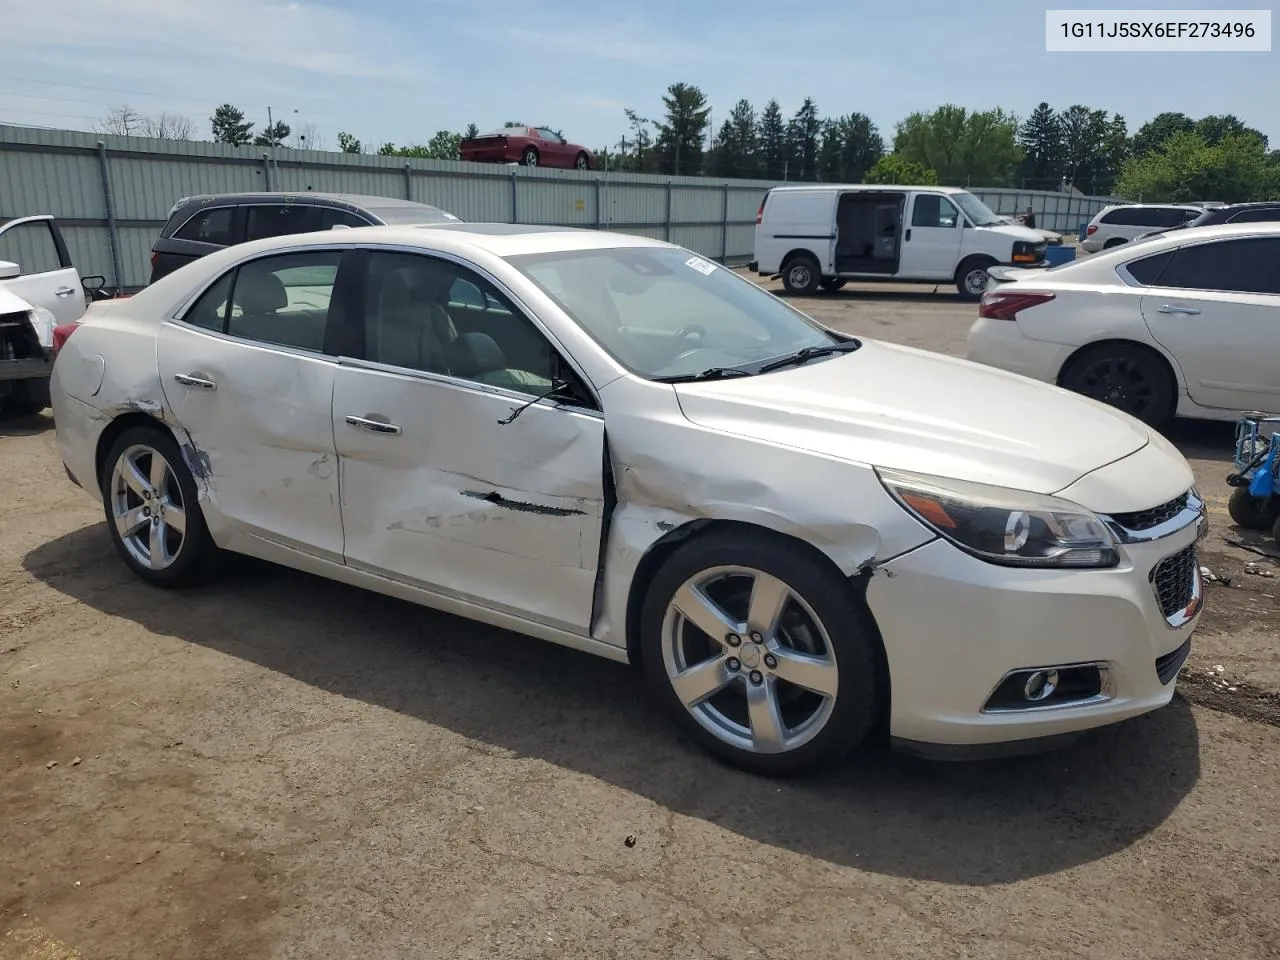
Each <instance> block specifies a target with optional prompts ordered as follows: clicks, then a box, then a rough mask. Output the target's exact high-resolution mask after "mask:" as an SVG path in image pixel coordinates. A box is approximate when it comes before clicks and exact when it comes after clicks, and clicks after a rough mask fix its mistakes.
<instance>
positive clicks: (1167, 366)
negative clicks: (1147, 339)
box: [1054, 337, 1187, 403]
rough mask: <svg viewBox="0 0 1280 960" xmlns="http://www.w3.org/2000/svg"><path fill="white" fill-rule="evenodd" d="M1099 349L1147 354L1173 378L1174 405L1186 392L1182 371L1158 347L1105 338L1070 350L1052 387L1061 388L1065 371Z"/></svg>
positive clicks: (1136, 341)
mask: <svg viewBox="0 0 1280 960" xmlns="http://www.w3.org/2000/svg"><path fill="white" fill-rule="evenodd" d="M1099 347H1134V348H1136V349H1138V350H1142V351H1145V352H1146V353H1149V354H1150V355H1151V356H1153V357H1155V358H1156V359H1157V360H1158V361H1159V362H1160V365H1161V367H1162V368H1163V369H1164V371H1165V372H1166V373H1167V374H1169V376H1170V377H1172V378H1173V393H1174V402H1175V403H1176V402H1177V400H1178V398H1179V397H1181V396H1182V395H1184V394H1185V393H1186V392H1187V391H1186V384H1185V383H1184V382H1183V379H1182V371H1181V370H1179V369H1178V365H1177V363H1176V362H1174V360H1173V358H1172V357H1170V356H1168V355H1167V354H1166V353H1165V352H1164V351H1163V350H1162V349H1160V348H1159V347H1156V346H1153V345H1152V344H1150V343H1143V342H1142V341H1141V340H1133V339H1130V338H1129V337H1107V338H1106V339H1103V340H1093V341H1090V342H1089V343H1086V344H1083V345H1081V346H1079V347H1077V348H1076V349H1075V350H1072V351H1071V354H1070V356H1068V357H1067V359H1065V360H1063V361H1062V366H1061V367H1059V368H1058V375H1057V377H1056V378H1055V379H1054V386H1056V387H1061V386H1062V382H1063V380H1064V379H1065V378H1066V374H1067V371H1068V370H1070V369H1071V365H1072V364H1073V363H1075V362H1076V361H1077V360H1079V359H1080V357H1081V356H1082V355H1083V354H1085V353H1087V352H1088V351H1091V350H1096V349H1098V348H1099Z"/></svg>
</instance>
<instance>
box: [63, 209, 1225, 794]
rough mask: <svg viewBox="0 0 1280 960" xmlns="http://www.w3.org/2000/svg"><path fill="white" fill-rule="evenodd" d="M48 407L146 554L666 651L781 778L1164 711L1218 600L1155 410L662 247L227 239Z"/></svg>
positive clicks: (718, 738)
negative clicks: (281, 574) (875, 742)
mask: <svg viewBox="0 0 1280 960" xmlns="http://www.w3.org/2000/svg"><path fill="white" fill-rule="evenodd" d="M53 404H54V412H55V418H56V424H57V442H58V448H59V451H60V453H61V456H62V459H63V461H64V463H65V465H66V468H67V472H68V474H69V475H70V477H71V478H72V480H74V481H75V482H76V483H78V484H79V485H80V486H81V487H83V488H84V489H85V490H86V491H88V492H90V493H91V494H92V495H93V496H94V497H100V498H101V500H102V502H103V504H104V507H105V511H106V518H107V526H108V529H109V531H110V536H111V537H112V538H113V540H114V542H115V544H116V546H117V547H118V549H119V552H120V554H121V556H122V557H123V558H124V561H125V562H126V563H127V564H128V565H129V566H130V567H131V568H132V569H133V570H134V571H136V573H137V574H138V575H139V576H141V577H142V578H144V579H145V580H147V581H149V582H151V583H154V584H158V585H165V586H177V585H180V584H186V583H190V582H192V581H193V580H195V579H196V578H197V577H200V576H202V575H205V574H207V573H208V572H210V570H211V569H212V568H213V566H214V565H215V564H216V559H217V556H218V554H219V552H220V551H224V550H225V551H234V552H238V553H244V554H250V555H253V556H256V557H260V558H264V559H267V560H271V561H275V562H278V563H281V564H285V565H287V566H290V567H295V568H298V569H301V570H306V571H310V572H312V573H314V574H318V575H320V576H323V577H328V578H331V579H334V580H340V581H343V582H345V583H349V584H356V585H358V586H361V587H366V588H369V589H372V590H376V591H380V592H382V593H385V594H389V595H392V596H396V597H401V598H404V599H407V600H411V601H414V602H416V603H421V604H425V605H427V606H430V607H435V608H439V609H442V610H447V611H450V612H453V613H456V614H461V615H463V616H467V617H471V618H474V619H477V620H481V621H485V622H487V623H491V624H495V625H498V626H502V627H506V628H509V629H512V630H515V631H519V632H521V633H524V634H527V635H532V636H535V637H541V638H543V639H546V640H552V641H555V642H558V643H563V644H567V645H569V646H571V647H575V648H578V649H580V650H585V651H588V652H591V653H595V654H599V655H602V656H605V657H609V658H612V659H614V660H618V661H623V662H632V663H639V664H643V667H644V670H645V672H646V673H647V675H648V678H649V679H650V681H651V682H652V685H653V686H654V688H655V689H656V691H657V695H658V696H659V697H660V698H661V699H662V700H663V701H664V702H665V703H666V705H667V706H668V707H669V708H670V710H671V712H672V714H673V715H674V717H675V718H676V719H677V721H678V722H679V723H680V724H681V725H682V726H683V728H684V729H685V730H686V731H687V733H688V735H689V736H690V737H692V738H693V739H695V740H696V741H697V742H699V743H701V744H702V745H703V746H705V747H706V748H707V749H709V750H711V751H713V752H714V753H716V754H718V755H719V756H721V757H722V758H724V759H726V760H728V761H730V762H732V763H735V764H738V765H740V766H743V767H747V768H750V769H753V770H757V771H760V772H765V773H783V772H789V771H795V770H799V769H802V768H810V767H813V766H816V765H819V764H822V763H829V762H831V761H833V760H836V759H837V758H839V757H841V756H843V755H845V754H847V753H848V752H849V751H850V750H851V749H852V748H854V747H855V746H856V745H858V744H859V743H861V742H862V741H863V740H865V739H866V738H867V737H868V736H870V735H871V734H872V733H873V731H874V732H878V731H887V732H888V734H889V735H890V736H891V737H892V738H893V741H894V743H896V744H897V745H898V746H899V747H900V748H904V749H908V750H912V751H915V752H918V753H922V754H926V755H939V756H966V755H981V754H984V753H992V752H1019V751H1025V750H1027V749H1032V748H1038V747H1041V746H1044V745H1046V744H1050V743H1057V742H1062V741H1063V740H1064V739H1068V738H1071V737H1073V736H1077V735H1079V734H1080V733H1081V732H1082V731H1084V730H1086V729H1089V728H1092V727H1097V726H1100V725H1103V724H1107V723H1111V722H1115V721H1119V720H1123V719H1125V718H1128V717H1132V716H1135V715H1137V714H1141V713H1144V712H1146V711H1150V710H1153V709H1155V708H1157V707H1160V706H1162V705H1164V704H1166V703H1168V702H1169V699H1170V698H1171V696H1172V695H1173V687H1174V680H1175V676H1176V674H1177V672H1178V669H1179V668H1180V666H1181V665H1182V663H1183V662H1184V660H1185V659H1186V657H1187V654H1188V651H1189V649H1190V639H1189V637H1190V634H1191V631H1192V630H1193V628H1194V626H1195V623H1196V621H1197V617H1198V615H1199V611H1200V605H1201V589H1202V588H1201V581H1200V574H1199V566H1198V564H1197V561H1196V542H1197V539H1198V538H1199V537H1200V536H1201V535H1202V534H1203V529H1204V509H1203V504H1202V502H1201V500H1200V498H1199V497H1198V496H1197V494H1196V492H1195V490H1194V489H1193V486H1192V475H1191V471H1190V469H1189V467H1188V465H1187V463H1186V461H1185V460H1184V459H1183V457H1182V456H1181V455H1180V454H1179V453H1178V452H1177V451H1176V450H1175V449H1174V448H1173V447H1172V446H1170V444H1169V443H1168V442H1167V441H1165V440H1164V439H1163V438H1161V437H1160V436H1159V435H1158V434H1157V433H1154V432H1152V431H1150V430H1148V429H1147V428H1146V427H1144V426H1143V425H1142V424H1141V423H1139V422H1138V421H1137V420H1134V419H1132V418H1130V417H1129V416H1127V415H1125V414H1123V413H1120V412H1118V411H1115V410H1113V409H1111V408H1109V407H1105V406H1103V405H1101V404H1098V403H1095V402H1093V401H1091V400H1087V399H1084V398H1081V397H1077V396H1075V395H1072V394H1069V393H1066V392H1065V391H1062V390H1059V389H1058V388H1056V387H1051V386H1046V385H1043V384H1038V383H1034V382H1032V381H1030V380H1027V379H1024V378H1021V377H1018V376H1015V375H1012V374H1008V373H1004V372H1002V371H998V370H993V369H990V368H985V367H980V366H976V365H973V364H970V363H967V362H965V361H963V360H957V359H951V358H947V357H943V356H940V355H935V354H930V353H925V352H921V351H916V350H911V349H906V348H902V347H897V346H890V345H887V344H883V343H879V342H876V341H873V340H869V339H862V340H860V339H856V338H853V337H851V336H848V335H846V334H840V333H836V332H834V331H832V330H829V329H826V328H824V327H823V326H821V325H819V324H818V323H816V322H814V321H813V320H811V319H809V318H808V317H806V316H804V315H803V314H801V313H799V312H798V311H796V310H795V309H793V308H792V307H790V306H789V305H788V304H786V303H785V302H784V301H783V300H781V299H778V298H777V297H774V296H773V295H772V294H769V293H767V292H765V291H763V290H761V289H760V288H758V287H757V286H756V285H754V284H752V283H751V282H750V281H748V280H746V279H744V278H742V277H739V276H737V275H736V274H735V273H734V272H733V271H731V270H728V269H725V268H724V267H721V266H719V265H717V264H715V263H712V262H710V261H708V260H705V259H703V258H701V257H699V256H696V255H694V254H692V253H690V252H689V251H688V250H683V249H680V248H678V247H674V246H671V245H668V244H664V243H659V242H657V241H653V240H647V239H643V238H638V237H630V236H620V235H614V234H608V233H600V232H595V231H586V230H571V229H560V228H540V227H523V226H508V225H496V224H494V225H485V224H474V223H469V224H459V225H449V226H432V227H369V228H361V229H355V230H349V231H342V232H340V233H335V232H330V233H325V234H310V235H302V236H289V237H278V238H273V239H270V240H262V241H257V242H253V243H248V244H242V245H239V246H235V247H230V248H227V249H226V250H223V251H221V252H219V253H215V254H212V255H210V256H208V257H205V258H203V259H201V260H200V261H198V262H196V263H194V264H192V265H190V266H187V267H184V268H183V269H181V270H178V271H177V272H175V273H173V274H171V275H170V276H168V277H166V278H164V279H163V280H160V281H159V282H157V283H155V284H153V285H152V286H150V287H148V288H147V289H146V290H144V291H142V292H141V293H140V294H138V295H137V296H136V297H133V298H132V299H130V300H125V301H121V302H118V303H112V304H102V305H98V307H96V308H95V309H94V310H91V311H90V312H89V314H88V316H87V317H86V322H85V323H83V324H82V325H81V326H80V327H78V328H77V330H76V332H75V334H74V336H72V337H71V338H70V339H68V340H67V342H66V345H65V346H64V347H63V349H62V351H61V353H60V354H59V356H58V359H57V362H56V363H55V366H54V373H53ZM353 642H358V641H357V640H354V639H353Z"/></svg>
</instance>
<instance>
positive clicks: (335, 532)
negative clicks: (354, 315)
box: [157, 246, 343, 563]
mask: <svg viewBox="0 0 1280 960" xmlns="http://www.w3.org/2000/svg"><path fill="white" fill-rule="evenodd" d="M342 256H343V250H342V249H341V248H338V247H336V246H335V247H334V248H327V247H326V248H319V247H303V248H297V249H295V250H294V251H291V252H282V253H272V254H268V255H265V256H259V257H256V258H254V259H251V260H247V261H245V262H243V263H241V264H240V265H238V266H236V267H233V268H232V269H230V270H228V271H227V272H226V273H224V274H223V275H222V276H221V277H219V278H218V280H217V281H216V282H215V283H213V284H212V285H211V286H210V287H208V289H206V290H205V291H204V292H203V293H202V294H201V296H200V297H199V298H198V299H197V300H196V301H195V302H194V303H193V304H192V306H191V307H190V309H187V310H186V311H184V312H183V313H182V315H181V318H180V319H169V320H166V321H165V322H164V323H163V324H162V325H161V328H160V332H159V337H158V345H157V361H158V365H159V371H160V377H161V384H162V387H163V390H164V394H165V398H166V399H167V401H168V405H169V408H170V409H171V410H172V411H173V415H174V417H175V419H176V420H177V423H178V427H179V430H178V435H179V438H180V439H184V440H185V441H186V442H187V445H188V446H189V449H188V450H187V454H188V462H189V465H190V466H191V467H192V470H193V472H194V473H196V475H197V478H198V479H199V480H200V481H202V487H203V490H204V492H205V493H206V494H207V501H206V503H205V504H204V506H205V513H206V514H207V515H208V516H209V525H210V529H211V530H212V531H213V533H214V535H215V537H218V539H219V542H222V543H225V542H227V541H234V540H236V539H237V538H242V537H249V538H254V539H257V540H265V541H268V542H270V543H273V544H277V545H281V546H284V547H288V548H291V549H294V550H300V551H303V552H305V553H309V554H312V555H314V556H318V557H321V558H323V559H328V560H332V561H335V562H339V563H340V562H341V561H342V523H341V512H340V508H339V506H338V500H339V488H338V463H337V451H336V450H335V449H334V441H333V423H332V401H333V385H334V374H335V371H336V370H337V360H336V358H335V357H334V356H333V355H331V354H330V353H327V352H326V346H325V345H326V341H327V338H328V336H329V332H330V329H331V324H333V323H336V322H337V321H336V316H337V313H336V311H337V309H338V308H337V307H336V306H335V303H336V298H335V291H336V290H337V289H338V287H337V284H338V273H339V266H340V263H341V260H342ZM220 535H221V536H220ZM250 552H252V551H250Z"/></svg>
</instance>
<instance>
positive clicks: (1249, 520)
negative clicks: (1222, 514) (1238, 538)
mask: <svg viewBox="0 0 1280 960" xmlns="http://www.w3.org/2000/svg"><path fill="white" fill-rule="evenodd" d="M1227 512H1228V513H1230V514H1231V519H1232V520H1234V521H1235V522H1236V525H1237V526H1240V527H1243V528H1244V529H1245V530H1271V529H1272V527H1273V526H1274V524H1275V523H1276V521H1277V520H1278V519H1280V499H1277V498H1276V497H1255V496H1253V495H1252V494H1251V493H1249V488H1248V487H1236V488H1235V490H1233V491H1232V493H1231V499H1230V500H1228V501H1227Z"/></svg>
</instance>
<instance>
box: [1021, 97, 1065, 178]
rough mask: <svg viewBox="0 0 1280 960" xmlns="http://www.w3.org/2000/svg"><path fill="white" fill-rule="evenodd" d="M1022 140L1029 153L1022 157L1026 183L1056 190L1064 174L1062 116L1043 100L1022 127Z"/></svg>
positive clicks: (1023, 176)
mask: <svg viewBox="0 0 1280 960" xmlns="http://www.w3.org/2000/svg"><path fill="white" fill-rule="evenodd" d="M1018 143H1019V145H1020V146H1021V147H1022V149H1023V151H1024V152H1025V153H1026V157H1025V158H1024V159H1023V161H1022V169H1021V171H1020V179H1021V181H1022V184H1021V185H1022V186H1026V187H1030V188H1031V189H1033V190H1053V189H1056V188H1057V186H1058V182H1059V180H1060V179H1061V177H1062V169H1063V167H1064V165H1065V164H1064V162H1063V153H1064V149H1063V138H1062V120H1061V119H1060V118H1059V117H1058V115H1057V114H1056V113H1055V112H1054V110H1053V108H1052V107H1051V106H1049V104H1047V103H1043V102H1042V103H1040V104H1039V105H1038V106H1037V107H1036V108H1035V109H1034V110H1032V111H1031V114H1030V116H1028V117H1027V119H1026V120H1024V121H1023V123H1022V126H1021V127H1019V128H1018Z"/></svg>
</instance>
